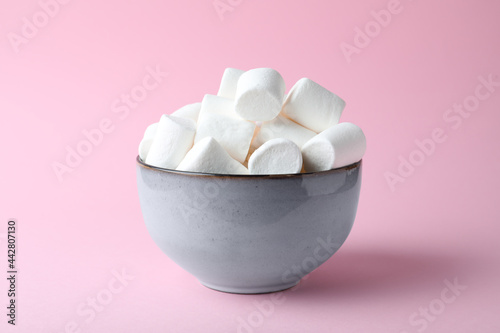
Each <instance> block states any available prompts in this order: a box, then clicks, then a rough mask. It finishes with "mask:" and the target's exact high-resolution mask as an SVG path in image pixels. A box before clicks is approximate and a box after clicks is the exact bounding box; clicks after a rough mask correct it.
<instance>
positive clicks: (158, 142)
mask: <svg viewBox="0 0 500 333" xmlns="http://www.w3.org/2000/svg"><path fill="white" fill-rule="evenodd" d="M195 133H196V123H195V122H194V121H193V120H191V119H185V118H180V117H176V116H170V115H166V114H164V115H163V116H161V118H160V123H159V124H158V129H157V130H156V134H155V137H154V139H153V143H152V144H151V148H150V149H149V153H148V154H147V157H146V163H147V164H149V165H153V166H157V167H160V168H166V169H175V168H176V167H177V166H178V165H179V163H180V162H181V161H182V159H183V158H184V156H185V155H186V153H187V152H188V151H189V149H191V147H192V146H193V140H194V136H195Z"/></svg>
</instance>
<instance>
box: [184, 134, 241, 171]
mask: <svg viewBox="0 0 500 333" xmlns="http://www.w3.org/2000/svg"><path fill="white" fill-rule="evenodd" d="M177 170H180V171H192V172H205V173H216V174H224V175H228V174H240V175H244V174H248V169H247V168H245V167H244V166H243V165H242V164H241V163H239V162H238V161H236V160H235V159H233V158H232V157H231V156H229V154H228V153H227V152H226V151H225V150H224V148H222V146H221V145H220V144H219V143H218V142H217V141H216V140H215V139H214V138H212V137H206V138H204V139H203V140H200V141H199V142H198V143H196V144H195V145H194V146H193V148H191V150H190V151H189V152H188V153H187V154H186V157H184V159H183V160H182V162H181V163H180V164H179V166H178V167H177Z"/></svg>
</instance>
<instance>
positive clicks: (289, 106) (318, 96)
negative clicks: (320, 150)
mask: <svg viewBox="0 0 500 333" xmlns="http://www.w3.org/2000/svg"><path fill="white" fill-rule="evenodd" d="M344 107H345V102H344V100H342V99H341V98H340V97H338V96H337V95H335V94H334V93H332V92H330V91H328V90H327V89H325V88H323V87H322V86H320V85H319V84H317V83H316V82H314V81H312V80H309V79H307V78H302V79H300V80H299V81H297V83H295V85H294V86H293V87H292V89H290V91H289V92H288V96H287V98H286V100H285V103H284V104H283V113H284V114H285V115H286V116H287V117H288V118H290V119H292V120H294V121H296V122H297V123H299V124H301V125H302V126H305V127H307V128H309V129H311V130H313V131H314V132H316V133H319V132H321V131H324V130H326V129H327V128H330V127H332V126H334V125H337V124H338V122H339V119H340V115H341V114H342V111H343V110H344Z"/></svg>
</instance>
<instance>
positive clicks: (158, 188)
mask: <svg viewBox="0 0 500 333" xmlns="http://www.w3.org/2000/svg"><path fill="white" fill-rule="evenodd" d="M137 186H138V190H139V199H140V203H141V208H142V213H143V216H144V221H145V222H146V227H147V229H148V231H149V234H150V235H151V237H152V238H153V240H154V241H155V243H156V244H157V245H158V246H159V247H160V249H161V250H162V251H163V252H165V254H166V255H167V256H168V257H169V258H170V259H172V260H173V261H174V262H176V263H177V264H178V265H179V266H181V267H182V268H184V269H185V270H186V271H188V272H189V273H191V274H192V275H194V276H195V277H196V278H197V279H198V280H199V281H200V282H201V283H202V284H203V285H205V286H207V287H209V288H212V289H216V290H220V291H225V292H231V293H249V294H250V293H266V292H274V291H279V290H283V289H287V288H290V287H293V286H294V285H295V284H297V283H298V282H299V281H300V279H301V278H302V277H303V276H305V275H307V274H309V273H310V272H311V271H313V270H314V269H315V268H317V267H318V266H319V265H321V264H322V263H323V262H325V261H326V260H327V259H328V258H330V257H331V256H332V255H333V254H334V253H335V251H337V250H338V249H339V248H340V246H341V245H342V243H344V241H345V240H346V238H347V236H348V234H349V232H350V230H351V227H352V224H353V222H354V218H355V216H356V209H357V206H358V199H359V191H360V186H361V161H360V162H358V163H355V164H352V165H349V166H346V167H343V168H339V169H334V170H329V171H323V172H316V173H304V174H293V175H271V176H263V175H250V176H237V175H214V174H203V173H193V172H182V171H175V170H167V169H161V168H156V167H152V166H149V165H146V164H145V163H143V162H142V161H141V160H140V158H139V157H137Z"/></svg>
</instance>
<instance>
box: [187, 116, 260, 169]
mask: <svg viewBox="0 0 500 333" xmlns="http://www.w3.org/2000/svg"><path fill="white" fill-rule="evenodd" d="M254 131H255V124H254V123H252V122H249V121H246V120H243V119H241V118H239V117H232V116H226V115H223V114H216V113H204V112H200V117H199V119H198V129H197V131H196V136H195V139H194V143H198V142H199V141H200V140H202V139H204V138H206V137H213V138H214V139H215V140H217V142H218V143H219V144H220V145H221V146H222V147H223V148H224V149H225V150H226V151H227V152H228V153H229V155H231V156H232V157H233V158H234V159H235V160H237V161H238V162H240V163H243V162H244V161H245V157H246V156H247V154H248V149H249V148H250V143H251V141H252V137H253V133H254Z"/></svg>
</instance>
